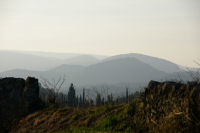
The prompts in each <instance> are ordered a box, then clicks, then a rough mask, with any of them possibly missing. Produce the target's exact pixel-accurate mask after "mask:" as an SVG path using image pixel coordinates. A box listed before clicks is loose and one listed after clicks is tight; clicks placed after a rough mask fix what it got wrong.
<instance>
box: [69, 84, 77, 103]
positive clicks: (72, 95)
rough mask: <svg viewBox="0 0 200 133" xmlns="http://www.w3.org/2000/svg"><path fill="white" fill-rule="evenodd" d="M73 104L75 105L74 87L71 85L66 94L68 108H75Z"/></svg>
mask: <svg viewBox="0 0 200 133" xmlns="http://www.w3.org/2000/svg"><path fill="white" fill-rule="evenodd" d="M75 104H76V92H75V89H74V85H73V84H71V85H70V87H69V92H68V105H69V106H70V107H75Z"/></svg>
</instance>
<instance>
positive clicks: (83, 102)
mask: <svg viewBox="0 0 200 133" xmlns="http://www.w3.org/2000/svg"><path fill="white" fill-rule="evenodd" d="M82 104H83V106H84V105H85V88H83V101H82Z"/></svg>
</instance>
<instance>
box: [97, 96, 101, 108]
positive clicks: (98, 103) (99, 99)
mask: <svg viewBox="0 0 200 133" xmlns="http://www.w3.org/2000/svg"><path fill="white" fill-rule="evenodd" d="M100 105H101V95H100V93H97V97H96V106H100Z"/></svg>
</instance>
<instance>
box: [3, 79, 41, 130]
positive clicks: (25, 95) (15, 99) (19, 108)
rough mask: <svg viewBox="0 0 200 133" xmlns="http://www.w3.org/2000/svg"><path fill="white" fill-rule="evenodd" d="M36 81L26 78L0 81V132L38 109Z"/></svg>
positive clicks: (38, 100)
mask: <svg viewBox="0 0 200 133" xmlns="http://www.w3.org/2000/svg"><path fill="white" fill-rule="evenodd" d="M40 105H41V104H40V99H39V86H38V80H37V79H35V78H31V77H28V78H27V79H26V80H24V79H21V78H3V79H0V123H1V124H0V132H7V131H8V130H9V127H10V126H11V124H12V122H13V121H15V120H17V119H19V118H21V117H23V116H25V115H27V114H28V113H31V112H33V111H35V110H36V109H38V108H39V107H40Z"/></svg>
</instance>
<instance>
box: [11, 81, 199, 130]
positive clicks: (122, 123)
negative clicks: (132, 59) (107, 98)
mask: <svg viewBox="0 0 200 133" xmlns="http://www.w3.org/2000/svg"><path fill="white" fill-rule="evenodd" d="M199 114H200V84H197V83H195V82H192V83H187V84H181V83H175V82H163V83H160V82H155V81H151V82H150V83H149V86H148V87H147V88H146V89H145V92H144V93H142V95H141V98H140V99H138V100H133V101H132V102H130V103H129V104H122V105H104V106H101V107H90V108H79V109H77V108H74V109H73V108H68V107H66V108H48V109H44V110H40V111H38V112H35V113H33V114H30V115H28V116H27V117H25V118H23V119H21V121H20V122H19V123H18V124H17V125H16V126H15V127H14V128H12V132H20V133H23V132H24V133H25V132H29V131H30V130H31V131H32V132H75V133H79V132H91V133H92V132H97V131H98V132H108V131H109V132H136V133H139V132H140V133H146V132H155V133H157V132H166V133H167V132H175V133H181V132H184V133H185V132H193V133H198V131H199V130H200V115H199Z"/></svg>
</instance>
